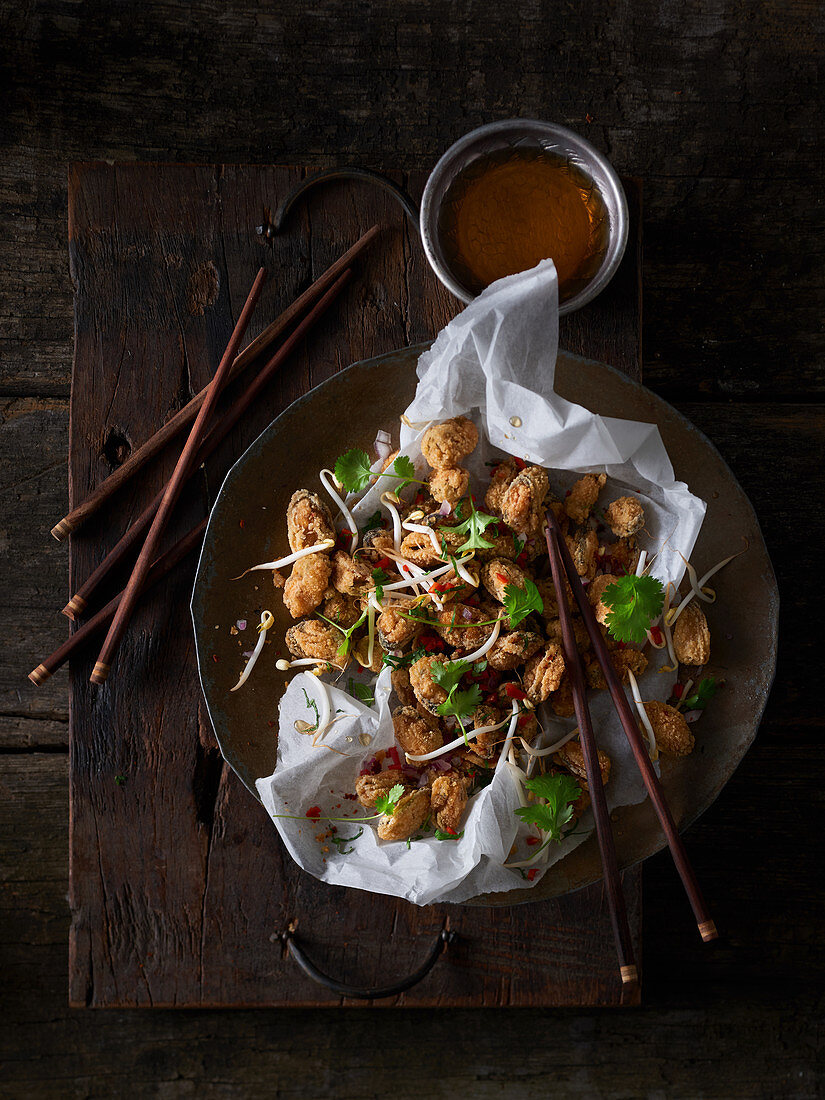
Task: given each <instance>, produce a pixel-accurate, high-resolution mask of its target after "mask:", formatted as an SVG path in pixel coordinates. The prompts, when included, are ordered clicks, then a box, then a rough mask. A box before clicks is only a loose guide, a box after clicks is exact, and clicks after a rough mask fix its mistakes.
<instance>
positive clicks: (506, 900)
mask: <svg viewBox="0 0 825 1100" xmlns="http://www.w3.org/2000/svg"><path fill="white" fill-rule="evenodd" d="M431 346H432V345H431V343H430V342H424V343H420V344H412V345H408V346H407V347H404V348H396V349H393V350H391V351H387V352H383V353H382V354H380V355H376V356H371V357H370V358H368V359H359V360H356V361H355V362H353V363H350V364H348V365H347V366H346V367H343V368H342V369H341V370H340V371H337V372H336V373H335V374H333V375H331V376H330V377H329V378H325V379H324V380H323V381H321V382H319V383H318V384H317V385H316V386H313V387H312V388H311V389H309V390H307V392H306V393H304V394H301V396H300V397H297V398H296V399H295V400H294V401H292V402H290V404H289V405H287V406H286V407H285V408H284V409H282V410H281V411H280V412H279V413H278V415H277V416H275V417H274V418H273V419H272V420H271V421H270V423H269V424H268V425H267V426H266V427H265V428H263V429H262V430H261V431H260V432H259V433H258V434H257V435H256V437H255V438H254V439H253V440H251V441H250V443H249V445H248V446H247V447H246V448H245V449H244V451H243V452H242V454H241V455H239V457H238V458H237V459H236V460H235V461H234V462H233V463H232V465H231V467H230V468H229V469H228V470H227V472H226V474H225V476H224V478H223V480H222V481H221V485H220V488H219V490H218V492H217V494H216V496H215V500H214V503H213V504H212V506H211V508H210V510H209V518H208V521H207V526H206V530H205V532H204V536H203V542H202V544H201V548H200V550H199V553H198V562H197V567H196V570H195V580H194V582H193V586H192V595H191V598H190V602H189V610H190V615H191V619H192V629H193V635H194V642H195V656H196V663H197V669H198V682H199V684H200V688H201V694H202V696H203V700H204V703H205V706H206V712H207V715H208V716H209V721H210V724H211V726H212V730H213V732H214V735H215V738H216V740H217V742H218V746H219V748H220V750H221V755H222V757H223V759H224V760H225V761H226V763H227V764H228V765H229V767H230V768H232V770H233V772H234V773H235V775H236V776H237V777H238V779H239V780H240V781H241V783H243V785H244V787H245V788H246V789H247V790H248V791H250V792H251V793H252V794H253V795H254V797H255V798H256V799H257V801H258V802H261V798H260V795H259V794H258V791H257V789H255V787H254V786H250V784H249V783H247V782H246V780H245V779H244V778H243V776H241V774H240V773H239V772H238V771H237V769H236V768H235V766H234V764H233V763H232V761H231V760H229V759H228V757H227V756H226V752H225V750H224V746H223V744H222V739H221V734H220V732H219V729H218V727H217V725H216V722H215V719H214V716H213V714H212V707H211V705H210V701H209V695H208V694H207V691H206V686H205V684H204V671H203V664H204V662H203V659H202V653H201V645H200V640H199V633H198V617H197V615H198V608H197V605H198V601H199V590H200V588H201V581H202V570H203V569H204V557H205V555H206V552H207V544H208V541H209V536H210V532H211V529H212V525H213V522H214V521H215V517H216V513H217V511H218V509H219V506H220V504H221V502H222V500H223V497H224V494H225V493H226V491H227V488H228V486H229V485H230V483H231V481H232V480H233V479H234V478H235V477H236V476H238V474H239V472H240V468H241V467H243V466H244V465H245V463H246V462H247V461H248V459H249V457H250V454H251V452H252V451H253V450H256V449H257V448H259V447H260V446H262V445H263V443H264V440H265V438H266V437H268V436H270V434H272V433H273V432H275V431H276V430H277V426H278V424H279V422H280V421H281V420H282V419H284V418H285V417H286V416H287V415H291V414H293V413H294V412H295V411H297V410H300V409H301V408H302V407H303V406H305V405H307V404H309V403H310V402H311V401H312V400H313V399H314V398H315V397H316V396H317V395H318V394H319V393H320V392H321V391H323V390H324V389H326V388H327V387H329V386H331V385H333V384H335V383H338V382H340V380H341V378H342V376H343V375H345V374H347V373H348V372H349V371H352V370H355V369H357V368H359V367H367V366H368V367H373V368H374V367H377V366H378V365H379V364H380V363H382V362H383V361H384V360H387V359H395V358H396V357H397V356H399V355H408V356H410V357H412V356H415V357H417V356H420V355H421V354H422V353H423V352H424V351H426V350H428V349H429V348H430V347H431ZM559 355H563V356H564V357H565V359H567V360H569V361H570V362H572V363H573V364H576V365H579V366H581V367H584V368H585V369H594V368H595V369H596V370H599V371H607V372H608V373H609V374H612V375H613V376H615V378H616V379H617V380H618V381H619V382H620V383H621V384H624V385H627V386H629V387H630V388H631V389H635V390H637V391H639V392H641V393H642V394H643V395H645V396H646V397H647V398H649V399H651V400H652V402H653V404H654V405H656V404H658V405H662V406H664V407H665V409H666V410H667V411H668V412H669V413H670V414H671V415H673V416H675V417H676V419H677V420H679V421H681V423H682V425H683V427H684V428H685V429H686V430H687V431H688V432H691V433H693V434H694V435H695V436H696V437H697V438H698V439H699V440H700V441H701V443H702V444H703V445H704V446H705V447H706V448H707V449H708V450H709V451H711V452H712V453H713V455H715V457H716V458H717V460H718V461H719V462H720V463H721V464H722V466H723V467H724V468H725V470H726V472H727V475H728V477H729V478H730V479H731V481H732V482H733V484H734V485H735V486H736V488H737V489H738V490H739V493H740V495H741V498H742V499H743V500H744V502H745V503H746V505H747V508H748V509H749V512H750V518H751V520H752V523H753V525H754V528H755V530H756V531H757V532H758V534H759V536H760V538H761V540H762V545H763V547H764V550H765V562H766V565H767V567H768V571H769V572H768V575H767V577H766V580H767V582H768V584H769V586H770V589H771V596H772V598H771V599H770V600H769V601H768V604H767V608H766V610H767V612H768V618H767V620H766V623H765V625H766V627H767V628H769V631H770V633H769V637H770V645H769V653H768V655H767V660H768V661H769V666H770V667H769V670H768V668H767V665H763V669H764V670H765V671H766V672H768V674H767V675H766V676H765V690H764V693H763V695H762V697H761V699H760V701H759V703H758V705H757V706H756V708H755V711H754V716H753V719H752V721H751V723H750V729H749V732H748V736H747V738H746V740H745V741H744V742H743V745H742V751H741V754H740V755H739V756H738V758H737V759H736V761H735V762H734V763H733V765H732V766H731V767H730V769H729V770H726V772H725V774H724V775H723V776H722V777H721V778H720V780H719V781H718V782H717V783H716V784H714V786H713V787H712V789H711V790H710V792H709V794H708V796H707V797H706V799H705V800H704V801H703V803H702V804H701V805H700V806H698V807H697V808H696V809H694V810H693V811H692V812H688V813H687V814H685V815H684V817H682V818H681V820H680V821H679V824H678V829H679V833H680V834H682V833H684V832H685V831H686V830H687V829H689V828H690V827H691V826H692V825H693V824H694V823H695V822H696V821H697V820H698V819H699V818H700V817H701V816H702V815H703V814H704V813H706V812H707V810H708V809H710V807H711V806H712V805H713V804H714V802H715V801H716V800H717V798H718V797H719V795H720V794H721V792H722V790H723V789H724V787H725V786H726V785H727V783H728V782H730V780H731V778H732V777H733V775H734V773H735V772H736V770H737V769H738V768H739V767H740V765H741V764H742V761H743V760H744V758H745V756H746V755H747V753H748V752H749V750H750V748H751V746H752V745H753V743H754V741H755V739H756V736H757V734H758V732H759V729H760V726H761V724H762V720H763V718H764V715H765V710H766V708H767V704H768V700H769V698H770V694H771V691H772V689H773V685H774V682H775V680H776V667H777V656H778V629H777V628H778V621H779V608H780V594H779V588H778V585H777V581H776V571H775V569H774V566H773V561H772V560H771V556H770V553H769V552H768V547H767V543H766V542H765V538H764V532H763V531H762V526H761V524H760V522H759V517H758V515H757V514H756V510H755V509H754V507H753V504H752V503H751V500H750V497H749V496H748V494H747V493H746V492H745V491H744V489H743V488H742V486H741V484H740V482H739V479H738V478H737V477H736V475H735V474H734V473H733V471H732V470H731V468H730V466H729V465H728V463H727V461H726V460H725V458H724V456H723V455H722V454H721V452H720V451H719V448H718V447H717V446H716V445H715V444H714V443H713V441H712V440H711V439H709V438H708V436H707V435H706V434H705V433H704V432H703V431H702V430H701V428H699V427H697V426H696V425H695V424H694V423H693V422H692V421H691V420H690V419H689V418H688V417H687V416H685V415H684V413H682V412H680V410H679V409H677V408H675V406H673V405H672V404H671V403H670V402H669V401H667V400H666V399H665V398H663V397H661V396H659V395H658V394H657V393H655V392H654V391H653V390H651V389H650V388H649V387H647V386H646V385H645V384H644V383H643V382H641V381H638V380H637V379H634V378H631V377H630V376H629V375H627V374H625V373H624V372H623V371H620V370H618V369H617V368H616V367H614V366H612V365H611V364H609V363H604V362H602V361H600V360H597V359H591V358H588V357H586V356H582V355H577V354H575V353H574V352H569V351H567V350H565V349H562V348H559ZM646 801H647V800H646ZM273 827H274V825H273ZM594 835H595V834H593V835H591V836H590V837H589V838H588V839H587V841H585V842H584V843H585V844H591V843H594ZM583 846H584V845H583ZM666 847H667V841H666V839H665V837H664V834H661V837H660V840H659V842H658V843H657V846H656V847H655V848H654V849H653V850H652V851H650V852H648V853H647V854H645V855H641V856H638V857H636V858H632V859H629V860H627V861H623V862H622V863H621V864H620V870H622V871H624V870H628V869H630V868H631V867H636V866H638V865H639V864H641V863H644V862H645V860H647V859H650V858H651V857H652V856H654V855H657V854H658V853H659V852H661V851H662V850H663V849H664V848H666ZM571 854H572V853H571ZM561 862H564V861H563V860H562V861H561ZM597 881H599V879H598V877H596V878H595V879H591V880H590V881H588V882H582V883H579V884H577V885H573V886H571V887H570V888H569V889H567V890H564V891H560V892H558V893H556V894H554V895H552V897H564V896H567V895H568V894H573V893H576V892H577V891H578V890H583V889H585V888H587V887H588V886H591V885H593V882H597ZM516 894H518V895H523V896H520V897H513V896H512V895H516ZM544 900H548V899H547V898H545V897H543V896H536V895H535V892H534V890H532V889H523V888H519V887H514V889H513V890H512V891H505V892H503V893H501V894H492V895H491V894H481V895H478V896H476V897H474V898H470V899H467V900H466V901H464V902H462V903H461V904H462V905H469V906H479V905H484V906H503V905H521V904H528V903H530V902H539V901H544Z"/></svg>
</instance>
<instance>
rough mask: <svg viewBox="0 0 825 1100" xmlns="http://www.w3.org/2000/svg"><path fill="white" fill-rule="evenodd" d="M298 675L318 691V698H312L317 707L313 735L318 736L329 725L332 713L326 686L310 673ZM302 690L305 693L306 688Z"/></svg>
mask: <svg viewBox="0 0 825 1100" xmlns="http://www.w3.org/2000/svg"><path fill="white" fill-rule="evenodd" d="M300 675H301V676H302V677H303V678H304V680H305V681H306V682H308V683H311V684H312V686H313V687H314V688H317V689H318V698H317V699H316V698H315V697H314V696H313V702H314V703H315V704H316V705H317V707H318V728H317V729H316V730H315V733H316V734H319V735H320V734H322V733H323V732H324V730H326V728H327V726H328V725H329V719H330V713H331V711H332V705H331V703H330V701H329V694H328V692H327V689H326V684H325V683H324V681H323V680H319V679H318V677H317V676H313V675H312V673H311V672H302V673H300ZM296 679H297V677H296ZM304 690H305V691H306V688H304ZM307 694H308V695H311V694H312V693H311V692H307Z"/></svg>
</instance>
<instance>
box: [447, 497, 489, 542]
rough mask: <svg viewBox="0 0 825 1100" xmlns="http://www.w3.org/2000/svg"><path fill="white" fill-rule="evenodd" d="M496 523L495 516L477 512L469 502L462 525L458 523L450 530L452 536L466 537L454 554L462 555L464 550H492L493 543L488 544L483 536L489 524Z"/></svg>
mask: <svg viewBox="0 0 825 1100" xmlns="http://www.w3.org/2000/svg"><path fill="white" fill-rule="evenodd" d="M496 522H497V521H496V517H495V516H488V515H487V513H486V512H477V511H476V510H475V506H474V505H473V502H472V500H471V501H470V514H469V516H468V517H467V519H465V520H464V522H463V523H459V525H458V526H457V527H453V528H451V533H452V534H454V535H466V536H467V541H466V542H465V543H464V544H463V545H462V546H459V547H458V549H457V550H456V553H457V554H463V553H464V551H465V550H490V549H492V547H493V543H492V542H488V541H487V539H485V538H484V537H483V536H484V532H485V530H486V529H487V528H488V527H489V526H490V524H491V523H496Z"/></svg>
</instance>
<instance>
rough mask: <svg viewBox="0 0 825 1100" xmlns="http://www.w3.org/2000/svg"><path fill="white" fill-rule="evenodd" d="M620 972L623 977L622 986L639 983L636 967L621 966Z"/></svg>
mask: <svg viewBox="0 0 825 1100" xmlns="http://www.w3.org/2000/svg"><path fill="white" fill-rule="evenodd" d="M619 971H620V973H621V975H622V985H633V984H634V982H638V980H639V972H638V970H637V969H636V967H635V965H631V966H621V967H619Z"/></svg>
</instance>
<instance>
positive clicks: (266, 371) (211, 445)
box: [63, 268, 353, 619]
mask: <svg viewBox="0 0 825 1100" xmlns="http://www.w3.org/2000/svg"><path fill="white" fill-rule="evenodd" d="M352 274H353V273H352V268H347V269H346V270H345V271H344V272H343V274H342V275H339V276H338V278H337V279H336V280H335V281H334V282H333V283H332V285H331V286H330V287H329V289H328V290H327V291H326V293H325V294H324V295H323V296H322V297H321V299H320V300H319V301H318V302H316V304H315V305H314V306H313V307H312V309H311V310H310V311H309V312H308V313H307V315H306V317H304V318H303V319H302V320H301V322H300V323H299V324H298V325H296V327H295V329H294V330H293V331H292V332H291V333H290V334H289V336H288V337H287V338H286V340H284V342H283V344H281V346H280V347H279V348H278V350H277V351H276V352H275V353H274V355H272V356H271V358H270V359H269V360H268V361H267V362H266V363H265V364H264V366H263V367H261V369H260V371H259V372H258V374H257V375H256V377H255V378H254V379H253V380H252V382H251V383H250V385H249V386H248V387H247V388H246V389H245V390H244V392H243V393H242V394H240V395H239V396H238V397H237V398H236V399H235V401H234V402H233V404H232V405H230V407H229V408H228V409H227V411H226V412H225V413H223V415H222V416H221V417H220V418H219V419H218V421H217V423H216V424H215V426H214V428H212V430H211V431H210V433H209V435H208V436H207V437H206V439H205V440H204V441H203V443H202V444H201V448H200V450H199V451H198V454H197V456H196V458H195V461H194V462H193V464H192V468H191V470H190V471H189V473H190V476H191V474H193V473H194V472H195V470H197V469H198V468H199V467H200V466H201V465H202V464H203V463H204V462H205V461H206V459H207V458H208V457H209V455H210V454H211V453H212V452H213V451H214V450H215V448H216V447H217V446H218V444H219V443H221V442H223V440H224V439H225V437H226V436H227V435H228V434H229V432H230V431H231V430H232V428H234V427H235V425H236V424H237V422H238V421H239V420H240V418H241V417H242V416H243V415H244V413H245V412H246V411H247V409H248V408H249V407H250V405H252V404H253V402H254V401H256V400H257V399H258V397H259V396H260V394H261V393H262V392H263V390H264V388H265V387H266V386H267V385H268V383H269V382H270V380H271V379H272V377H273V375H274V374H275V372H276V371H277V370H278V369H279V367H280V366H281V365H282V363H283V362H284V360H285V359H286V358H287V357H288V356H289V355H290V354H291V352H292V351H293V349H294V348H295V346H296V345H297V344H298V343H300V341H301V340H303V338H304V337H305V336H306V335H307V333H308V332H309V331H310V329H311V328H312V326H313V325H314V324H315V322H316V321H317V320H318V319H319V318H320V317H322V316H323V315H324V313H326V311H327V309H328V308H329V307H330V306H331V305H332V303H333V302H334V301H335V299H336V298H337V297H338V295H339V294H340V293H341V291H342V290H343V289H344V287H345V286H346V285H347V283H349V282H350V280H351V279H352ZM163 494H164V489H161V490H160V492H158V494H157V495H156V496H155V498H154V500H152V502H151V503H150V504H149V505H147V507H146V508H144V510H143V511H142V512H141V514H140V515H139V516H138V518H137V519H136V520H135V521H134V522H133V523H132V525H131V527H130V528H129V530H128V531H127V532H126V533H125V534H124V535H123V537H122V538H121V539H120V540H119V541H118V542H117V543H115V545H114V547H113V548H112V549H111V550H110V551H109V553H108V554H107V555H106V557H105V558H104V559H103V561H102V562H101V563H100V565H98V567H97V568H96V569H95V570H94V572H92V573H90V574H89V576H88V577H87V579H86V580H85V581H84V583H83V584H82V585H81V587H80V588H79V589H78V590H77V592H76V593H75V594H74V595H73V596H72V598H71V599H70V600H69V602H68V603H67V604H66V606H65V607H64V608H63V614H64V615H67V616H68V617H69V618H70V619H76V618H78V617H80V616H82V614H83V612H84V611H85V609H86V607H87V605H88V603H89V600H90V599H91V597H92V595H93V593H94V592H95V591H96V589H97V587H98V585H100V584H101V583H102V581H103V579H104V578H105V577H106V576H108V574H109V573H110V572H111V571H112V570H113V569H114V568H115V567H116V566H117V565H118V564H119V563H120V562H121V561H123V559H124V558H125V557H126V556H127V554H128V553H129V551H130V550H131V549H132V547H133V546H134V545H135V544H136V543H137V541H138V540H139V539H140V537H141V535H142V534H143V533H144V531H146V530H147V529H148V527H149V525H150V524H151V522H152V518H153V517H154V515H155V513H156V512H157V510H158V508H159V507H160V503H161V501H162V500H163Z"/></svg>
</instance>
